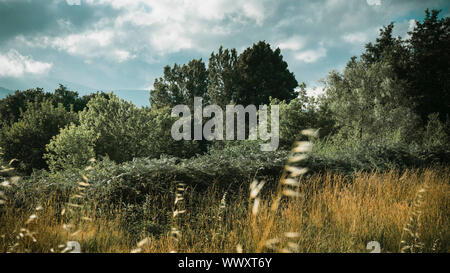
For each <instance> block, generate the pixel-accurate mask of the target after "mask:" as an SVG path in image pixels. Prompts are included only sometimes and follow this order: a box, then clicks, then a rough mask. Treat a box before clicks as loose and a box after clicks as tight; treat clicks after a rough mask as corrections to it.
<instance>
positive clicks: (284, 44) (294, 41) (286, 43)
mask: <svg viewBox="0 0 450 273" xmlns="http://www.w3.org/2000/svg"><path fill="white" fill-rule="evenodd" d="M304 45H305V38H303V37H301V36H292V37H290V38H289V39H286V40H283V41H281V42H280V43H279V44H278V45H277V47H279V48H280V49H285V50H292V51H297V50H300V49H302V48H303V47H304Z"/></svg>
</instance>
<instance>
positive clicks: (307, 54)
mask: <svg viewBox="0 0 450 273" xmlns="http://www.w3.org/2000/svg"><path fill="white" fill-rule="evenodd" d="M325 56H327V50H326V49H325V48H324V47H323V46H322V45H321V46H320V47H319V48H317V49H310V50H305V51H301V52H299V53H297V54H295V59H297V60H300V61H303V62H305V63H314V62H316V61H317V60H319V59H320V58H323V57H325Z"/></svg>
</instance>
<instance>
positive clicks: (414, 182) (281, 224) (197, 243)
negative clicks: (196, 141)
mask: <svg viewBox="0 0 450 273" xmlns="http://www.w3.org/2000/svg"><path fill="white" fill-rule="evenodd" d="M449 181H450V168H448V167H435V168H428V169H410V170H406V171H403V172H398V171H395V170H392V171H389V172H371V173H363V172H358V173H355V174H354V175H353V176H351V177H345V176H343V175H338V174H331V173H324V174H313V175H312V176H308V177H302V178H300V185H299V186H298V187H297V188H296V190H295V192H297V193H299V196H297V194H295V195H292V196H291V197H288V196H285V195H280V191H278V192H277V191H275V192H273V191H272V192H271V191H269V190H264V189H265V187H262V190H261V191H260V192H258V191H259V188H258V185H257V184H252V186H253V189H256V190H255V191H253V193H252V196H251V197H249V196H250V190H249V187H248V185H245V186H241V188H240V189H239V190H236V191H233V192H228V193H226V194H225V193H224V192H223V191H219V190H217V189H216V188H215V187H214V186H211V187H210V188H209V189H208V190H207V191H206V192H203V193H201V194H199V193H196V192H195V191H192V190H190V189H189V187H187V188H186V189H185V190H183V189H180V190H181V191H180V192H179V195H178V199H179V200H177V201H176V204H175V202H174V200H175V194H173V195H168V194H167V195H164V196H158V197H151V196H149V197H148V202H146V203H145V206H147V207H146V208H145V209H144V211H145V214H146V215H144V217H148V219H153V220H154V221H158V220H155V219H171V224H170V225H171V228H172V229H173V231H174V232H175V233H176V234H178V235H177V236H175V235H176V234H175V235H174V234H173V233H172V234H171V228H167V230H164V231H163V232H161V234H159V235H152V234H151V233H148V232H147V233H145V232H142V234H141V235H140V236H139V238H136V239H132V238H131V237H130V234H129V233H128V232H127V231H126V230H125V229H124V228H123V225H121V224H120V223H121V221H122V222H123V220H121V219H123V217H122V214H123V209H120V208H118V209H115V210H114V211H107V212H103V213H102V214H101V216H98V213H94V211H96V209H95V207H96V205H98V204H95V201H92V202H89V203H85V205H84V206H83V208H81V209H80V210H79V212H80V213H79V214H77V216H76V217H75V216H74V217H72V218H70V219H69V220H68V218H67V217H58V215H60V214H61V204H58V203H56V202H55V201H52V200H43V201H42V202H40V204H41V205H40V207H39V208H38V210H29V211H18V210H13V209H10V208H8V206H7V205H8V203H5V204H3V206H4V207H3V208H2V209H3V210H4V211H3V213H2V214H1V216H0V236H1V238H0V252H9V251H12V252H60V251H61V250H62V248H63V247H64V246H63V245H64V244H65V243H66V242H67V241H77V242H79V243H80V245H81V251H82V252H151V253H153V252H171V251H176V252H241V251H243V252H274V251H276V252H369V250H367V249H366V245H367V243H368V242H370V241H377V242H379V243H380V245H381V252H402V251H404V252H449V250H450V249H449V248H450V247H449V242H450V230H449V227H450V217H449V206H450V199H449V189H450V185H449ZM249 184H250V183H249ZM255 186H256V188H255ZM182 187H184V186H183V185H182ZM280 196H281V200H280V203H279V204H278V205H277V206H276V208H274V206H273V204H274V202H276V200H277V199H278V198H280ZM189 200H196V202H195V203H194V202H189ZM255 200H258V201H256V202H259V206H257V205H255ZM155 202H157V203H158V205H157V206H152V204H155ZM161 207H163V208H165V209H161ZM271 208H274V209H271ZM175 211H176V212H175ZM174 212H175V214H176V216H175V217H173V216H174ZM31 215H35V216H36V217H34V216H33V217H31V218H30V216H31ZM82 217H84V218H83V219H84V220H82ZM129 224H133V223H129ZM64 225H66V226H65V227H66V229H64ZM67 225H73V226H76V229H77V231H75V232H73V231H74V230H73V229H69V228H67ZM69 231H70V232H69ZM74 233H75V234H74ZM141 240H142V241H141ZM402 241H403V242H402ZM11 247H13V248H11Z"/></svg>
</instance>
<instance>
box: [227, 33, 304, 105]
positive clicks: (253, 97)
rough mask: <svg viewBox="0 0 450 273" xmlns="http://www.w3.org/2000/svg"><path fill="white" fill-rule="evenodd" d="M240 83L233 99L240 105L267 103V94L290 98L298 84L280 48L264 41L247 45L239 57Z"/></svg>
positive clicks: (294, 95) (268, 96) (268, 95)
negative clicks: (273, 47) (250, 45)
mask: <svg viewBox="0 0 450 273" xmlns="http://www.w3.org/2000/svg"><path fill="white" fill-rule="evenodd" d="M237 72H238V75H239V86H238V88H237V92H236V95H235V96H234V98H233V100H234V101H235V102H236V103H239V104H244V105H248V104H255V105H260V104H268V103H269V102H270V99H269V98H270V97H272V98H277V99H280V100H286V101H290V100H291V99H294V98H295V97H297V94H296V92H295V88H296V87H297V85H298V82H297V80H296V79H295V77H294V74H293V73H292V72H290V71H289V69H288V65H287V63H286V62H285V61H284V60H283V56H282V55H281V52H280V49H279V48H277V49H275V50H272V48H271V47H270V45H269V44H268V43H266V42H264V41H260V42H258V43H257V44H253V46H252V47H249V48H247V49H246V50H245V51H244V52H242V54H241V55H239V59H238V71H237Z"/></svg>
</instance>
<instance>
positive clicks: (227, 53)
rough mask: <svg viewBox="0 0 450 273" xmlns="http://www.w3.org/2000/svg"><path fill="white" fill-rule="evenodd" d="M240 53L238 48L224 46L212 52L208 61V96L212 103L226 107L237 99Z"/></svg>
mask: <svg viewBox="0 0 450 273" xmlns="http://www.w3.org/2000/svg"><path fill="white" fill-rule="evenodd" d="M237 64H238V55H237V52H236V49H234V48H233V49H231V50H229V49H225V50H223V48H222V46H221V47H220V48H219V50H218V52H217V53H214V52H213V53H211V57H210V58H209V62H208V83H209V84H208V96H209V98H210V103H211V104H217V105H219V106H221V107H224V106H225V105H227V104H230V102H232V101H233V99H235V96H236V92H237V88H238V68H237Z"/></svg>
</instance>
